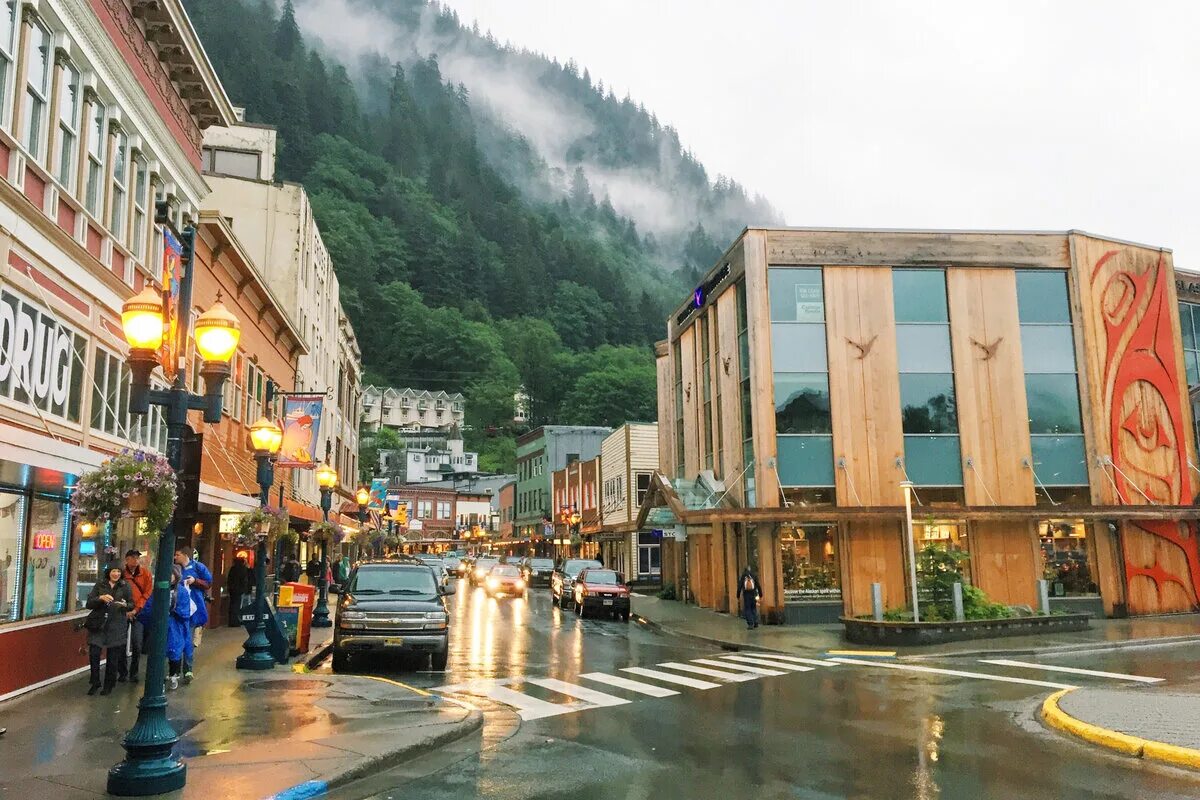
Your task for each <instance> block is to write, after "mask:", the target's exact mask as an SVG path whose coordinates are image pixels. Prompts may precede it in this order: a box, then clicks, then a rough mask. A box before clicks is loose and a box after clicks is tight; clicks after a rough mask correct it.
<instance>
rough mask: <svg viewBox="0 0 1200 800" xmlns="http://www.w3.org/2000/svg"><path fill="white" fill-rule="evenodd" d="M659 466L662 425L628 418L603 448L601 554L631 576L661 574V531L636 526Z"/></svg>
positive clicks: (650, 577) (649, 577)
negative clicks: (656, 532) (630, 420)
mask: <svg viewBox="0 0 1200 800" xmlns="http://www.w3.org/2000/svg"><path fill="white" fill-rule="evenodd" d="M656 469H658V424H657V423H653V422H651V423H643V422H627V423H625V424H624V425H622V426H621V427H619V428H617V429H616V430H615V431H613V432H612V433H611V434H610V435H609V436H608V438H606V439H605V440H604V444H603V445H602V446H601V448H600V484H601V487H600V511H601V514H602V516H603V525H602V528H601V531H600V535H599V536H598V537H597V538H598V540H599V542H600V555H601V558H602V559H603V560H604V563H605V564H606V565H608V566H611V567H613V568H614V569H616V570H618V571H619V572H623V573H625V575H627V576H629V578H630V579H634V578H636V579H637V580H640V581H649V580H656V579H657V578H658V577H659V576H660V575H661V574H662V562H661V560H660V554H661V549H660V544H661V542H662V536H661V534H659V535H655V533H654V532H653V531H652V530H649V526H646V527H644V528H642V529H638V527H637V516H638V509H640V508H641V506H642V501H643V500H645V499H646V494H647V492H649V490H650V481H651V478H653V476H654V472H655V470H656Z"/></svg>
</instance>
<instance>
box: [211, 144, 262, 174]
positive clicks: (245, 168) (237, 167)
mask: <svg viewBox="0 0 1200 800" xmlns="http://www.w3.org/2000/svg"><path fill="white" fill-rule="evenodd" d="M259 158H260V156H259V154H258V153H256V152H254V151H245V150H228V149H225V148H220V147H206V148H204V152H203V154H202V163H201V168H202V169H203V170H204V171H205V172H209V173H212V174H214V175H229V176H231V177H234V178H249V179H251V180H257V179H258V176H259Z"/></svg>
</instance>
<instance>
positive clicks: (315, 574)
mask: <svg viewBox="0 0 1200 800" xmlns="http://www.w3.org/2000/svg"><path fill="white" fill-rule="evenodd" d="M304 574H305V575H307V576H308V585H309V586H316V585H317V581H318V580H320V578H321V561H320V559H318V558H317V556H316V554H315V553H314V554H313V556H312V558H310V559H308V566H306V567H305V568H304Z"/></svg>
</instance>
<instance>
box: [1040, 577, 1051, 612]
mask: <svg viewBox="0 0 1200 800" xmlns="http://www.w3.org/2000/svg"><path fill="white" fill-rule="evenodd" d="M1037 593H1038V610H1039V611H1041V612H1042V613H1043V614H1045V615H1046V616H1050V581H1048V580H1046V579H1045V578H1042V579H1040V580H1038V582H1037Z"/></svg>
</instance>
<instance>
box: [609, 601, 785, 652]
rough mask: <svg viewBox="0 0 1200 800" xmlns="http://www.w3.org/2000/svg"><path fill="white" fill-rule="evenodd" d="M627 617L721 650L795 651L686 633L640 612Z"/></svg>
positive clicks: (654, 628) (653, 628) (658, 629)
mask: <svg viewBox="0 0 1200 800" xmlns="http://www.w3.org/2000/svg"><path fill="white" fill-rule="evenodd" d="M629 617H630V619H633V620H636V621H637V622H639V623H640V624H642V625H645V626H646V627H647V628H649V629H651V630H654V631H658V632H659V633H666V634H669V635H671V636H678V637H680V638H681V639H691V640H692V641H696V642H702V643H703V644H711V645H714V646H716V647H719V648H721V649H722V650H729V651H731V652H734V653H737V652H740V651H742V650H757V651H761V652H764V653H779V654H780V655H795V652H796V651H794V650H781V649H780V648H778V647H768V646H766V645H759V644H750V643H748V642H730V641H726V640H724V639H717V638H716V637H712V636H701V635H700V634H698V633H688V632H686V631H681V630H678V629H676V628H671V627H668V626H664V625H662V624H660V623H658V622H655V621H654V620H652V619H650V618H649V617H644V616H642V615H641V614H639V613H637V612H636V611H630V612H629Z"/></svg>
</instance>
